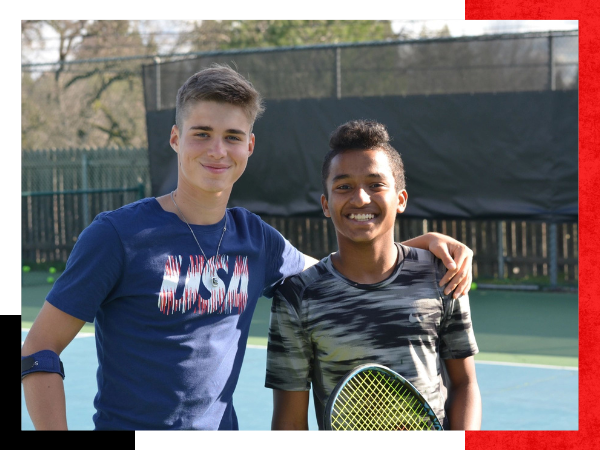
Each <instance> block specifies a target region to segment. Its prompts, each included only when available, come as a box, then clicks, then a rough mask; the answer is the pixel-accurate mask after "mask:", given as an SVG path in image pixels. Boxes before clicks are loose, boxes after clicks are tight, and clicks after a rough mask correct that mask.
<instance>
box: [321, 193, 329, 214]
mask: <svg viewBox="0 0 600 450" xmlns="http://www.w3.org/2000/svg"><path fill="white" fill-rule="evenodd" d="M321 208H323V214H325V217H331V214H330V213H329V203H328V202H327V198H325V195H324V194H321Z"/></svg>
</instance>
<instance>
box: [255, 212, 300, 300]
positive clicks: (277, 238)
mask: <svg viewBox="0 0 600 450" xmlns="http://www.w3.org/2000/svg"><path fill="white" fill-rule="evenodd" d="M263 230H264V236H265V250H266V252H267V255H266V257H267V266H266V274H265V289H264V291H263V295H264V296H265V297H268V298H271V297H272V296H273V291H274V289H275V288H276V286H277V285H278V284H279V283H280V282H281V281H282V280H283V279H284V278H286V277H289V276H291V275H295V274H297V273H300V272H302V270H303V269H304V263H305V261H304V254H303V253H302V252H300V251H299V250H298V249H296V247H294V246H293V245H292V244H290V242H289V241H288V240H287V239H286V238H284V237H283V236H282V234H281V233H280V232H279V231H277V230H276V229H275V228H273V227H272V226H270V225H269V224H267V223H265V222H263Z"/></svg>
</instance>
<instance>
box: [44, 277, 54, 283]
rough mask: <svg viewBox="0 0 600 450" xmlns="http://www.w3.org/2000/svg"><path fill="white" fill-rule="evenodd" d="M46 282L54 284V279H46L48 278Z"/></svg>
mask: <svg viewBox="0 0 600 450" xmlns="http://www.w3.org/2000/svg"><path fill="white" fill-rule="evenodd" d="M46 281H47V282H48V283H54V277H48V278H46Z"/></svg>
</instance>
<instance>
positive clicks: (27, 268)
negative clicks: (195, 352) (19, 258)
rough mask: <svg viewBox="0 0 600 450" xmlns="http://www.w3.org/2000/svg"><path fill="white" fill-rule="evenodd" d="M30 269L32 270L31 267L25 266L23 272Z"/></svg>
mask: <svg viewBox="0 0 600 450" xmlns="http://www.w3.org/2000/svg"><path fill="white" fill-rule="evenodd" d="M30 270H31V267H29V266H23V272H29V271H30Z"/></svg>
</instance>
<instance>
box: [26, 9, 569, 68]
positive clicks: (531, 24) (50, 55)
mask: <svg viewBox="0 0 600 450" xmlns="http://www.w3.org/2000/svg"><path fill="white" fill-rule="evenodd" d="M155 22H156V25H157V26H158V27H159V29H163V30H169V28H170V27H171V25H170V21H169V20H157V21H155ZM191 22H192V21H190V23H191ZM444 26H447V27H448V29H449V31H450V34H451V36H452V37H459V36H479V35H484V34H501V33H525V32H532V31H559V30H576V29H577V28H578V21H577V20H507V21H502V20H470V21H466V20H448V19H419V20H416V19H411V20H392V28H393V30H394V32H396V33H397V32H398V31H399V30H401V29H404V30H405V31H408V32H411V33H412V34H415V35H418V33H419V32H420V31H421V30H422V29H423V28H424V27H425V28H427V29H428V30H430V31H436V30H441V29H442V28H444ZM45 30H46V31H45V39H46V48H45V49H35V50H33V51H27V52H26V53H22V61H23V62H29V63H49V62H55V61H56V60H57V55H58V50H57V48H58V40H57V34H56V32H55V31H54V30H52V29H51V28H50V27H46V28H45ZM173 37H174V36H173ZM164 39H166V41H165V42H167V43H169V42H171V41H172V39H170V37H169V36H166V37H164ZM160 52H161V53H162V51H160Z"/></svg>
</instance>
